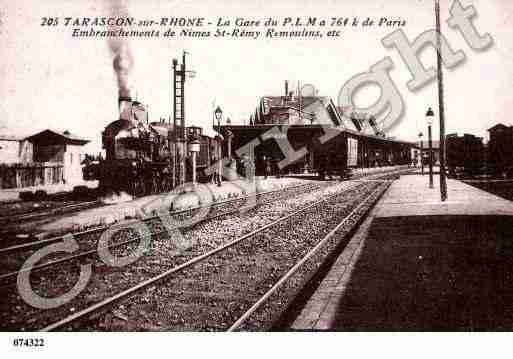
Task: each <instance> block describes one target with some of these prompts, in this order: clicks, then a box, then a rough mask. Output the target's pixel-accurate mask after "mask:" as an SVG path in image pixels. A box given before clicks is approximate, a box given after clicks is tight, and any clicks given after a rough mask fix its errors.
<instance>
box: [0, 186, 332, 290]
mask: <svg viewBox="0 0 513 359" xmlns="http://www.w3.org/2000/svg"><path fill="white" fill-rule="evenodd" d="M329 185H330V183H329V182H314V183H307V184H306V185H301V186H299V187H296V186H295V187H290V188H287V189H286V190H282V191H280V192H278V193H276V192H272V193H264V194H262V195H260V196H258V197H257V203H258V205H261V204H264V203H267V202H269V201H275V200H277V199H280V198H283V197H287V196H296V195H297V194H298V193H303V192H307V193H308V192H311V191H315V190H318V189H320V188H322V187H327V186H329ZM246 203H247V200H245V199H236V200H234V201H229V202H226V203H219V204H216V205H215V206H213V207H212V209H210V210H209V212H208V216H207V217H206V219H208V218H210V217H214V216H218V215H220V214H223V213H227V212H230V211H233V210H235V209H237V208H241V207H243V206H244V205H245V204H246ZM200 211H202V210H197V209H193V210H189V211H185V212H182V213H178V214H176V215H172V217H173V218H174V219H175V220H177V221H181V222H184V223H188V221H191V220H192V219H193V218H199V217H197V216H198V215H200ZM147 225H148V227H149V228H150V229H151V231H152V233H161V232H163V231H165V228H164V227H163V226H162V224H161V221H160V220H159V219H153V220H149V221H147ZM101 233H102V232H94V233H91V234H86V235H83V236H80V237H79V236H77V237H76V239H77V241H79V243H80V250H81V252H85V251H90V250H94V249H95V248H96V247H97V245H98V239H99V238H100V235H101ZM135 238H137V236H136V235H135V233H134V232H133V231H131V230H124V231H120V232H118V233H117V234H116V235H114V236H113V237H112V239H111V241H110V242H109V243H110V244H115V243H122V242H126V241H128V240H131V239H135ZM13 244H16V243H10V244H9V245H13ZM33 248H34V249H33ZM35 248H36V247H32V248H27V249H26V250H22V251H17V252H11V253H10V254H9V255H8V256H3V257H0V268H1V270H0V275H2V274H6V273H10V272H15V271H17V270H19V268H21V266H22V265H23V263H24V262H25V260H26V259H27V258H28V257H30V256H31V255H32V254H33V253H34V252H35V251H36V250H38V249H39V248H37V249H35ZM68 256H69V254H67V253H66V254H64V253H59V254H57V253H56V254H53V255H50V256H47V257H45V259H44V260H43V261H41V262H39V263H38V264H44V263H48V262H51V261H55V260H58V259H60V258H65V257H68ZM0 283H1V281H0Z"/></svg>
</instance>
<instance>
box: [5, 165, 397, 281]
mask: <svg viewBox="0 0 513 359" xmlns="http://www.w3.org/2000/svg"><path fill="white" fill-rule="evenodd" d="M404 171H405V170H404V169H399V170H396V171H391V172H386V173H378V174H372V175H369V176H365V177H363V176H359V177H357V178H355V179H354V181H372V180H377V181H379V180H380V178H382V177H387V176H390V175H394V174H398V173H403V172H404ZM326 183H330V182H326ZM309 187H310V188H309ZM314 187H315V186H313V187H312V185H310V184H301V185H297V186H292V187H288V188H286V189H285V191H288V190H295V189H298V188H304V189H305V190H309V189H312V188H314ZM283 191H284V190H283V189H279V190H272V191H266V192H260V193H258V194H256V195H255V197H256V198H260V197H262V196H266V195H270V194H273V193H282V192H283ZM248 197H249V196H244V197H238V198H233V199H228V200H224V201H221V202H216V203H211V204H208V205H206V206H199V207H194V208H190V209H184V210H179V211H174V212H171V213H170V215H172V216H185V217H186V216H188V215H190V214H193V213H194V212H195V211H200V210H202V209H205V208H207V207H208V208H216V207H222V206H227V205H228V206H229V205H232V204H236V203H237V202H246V201H247V199H248ZM88 203H89V204H94V203H96V202H88ZM226 213H227V214H231V213H233V211H232V212H230V213H229V212H226ZM220 215H222V214H220ZM158 218H159V216H157V215H156V216H150V217H147V218H145V219H143V222H151V221H153V220H156V219H158ZM108 228H109V226H100V227H95V228H90V229H87V230H84V231H80V232H74V233H70V234H71V235H73V236H74V238H75V239H78V238H81V237H83V236H88V235H95V234H96V235H101V233H103V232H105V231H106V230H107V229H108ZM67 235H69V234H67ZM64 237H65V236H55V237H51V238H46V239H42V240H35V241H29V242H27V241H20V242H21V243H19V244H12V245H9V246H4V247H0V256H2V255H4V254H6V253H9V252H15V251H20V250H29V249H30V248H37V247H41V246H43V245H48V244H52V243H55V242H59V241H62V240H63V239H64ZM0 278H1V277H0Z"/></svg>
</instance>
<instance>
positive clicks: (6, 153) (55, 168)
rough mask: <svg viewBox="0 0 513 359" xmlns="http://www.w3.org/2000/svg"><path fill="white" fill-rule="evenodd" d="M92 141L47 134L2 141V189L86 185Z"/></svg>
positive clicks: (0, 152) (7, 137)
mask: <svg viewBox="0 0 513 359" xmlns="http://www.w3.org/2000/svg"><path fill="white" fill-rule="evenodd" d="M88 142H89V141H88V140H85V139H83V138H80V137H79V136H76V135H73V134H71V133H70V132H69V131H64V132H58V131H53V130H44V131H41V132H38V133H36V134H33V135H31V136H28V137H16V136H8V135H3V136H2V137H1V140H0V188H23V187H31V186H45V185H54V184H69V185H73V184H80V183H81V182H82V181H83V176H82V161H83V159H84V156H85V155H84V153H83V146H84V145H85V144H86V143H88Z"/></svg>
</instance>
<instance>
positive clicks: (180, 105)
mask: <svg viewBox="0 0 513 359" xmlns="http://www.w3.org/2000/svg"><path fill="white" fill-rule="evenodd" d="M186 54H187V52H185V51H184V52H183V55H182V63H181V65H180V66H179V65H178V60H176V59H173V103H174V117H173V118H174V133H175V148H176V150H175V151H174V154H175V158H176V160H174V162H173V164H175V163H176V165H175V166H174V167H175V170H176V171H177V173H178V176H177V183H176V185H183V184H184V183H185V179H186V166H185V159H186V156H187V133H186V132H187V131H186V127H185V78H186V76H187V74H190V75H193V71H187V69H186V66H185V55H186ZM178 68H180V69H178Z"/></svg>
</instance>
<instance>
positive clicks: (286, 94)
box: [285, 80, 289, 97]
mask: <svg viewBox="0 0 513 359" xmlns="http://www.w3.org/2000/svg"><path fill="white" fill-rule="evenodd" d="M288 95H289V82H288V81H287V80H285V97H287V96H288Z"/></svg>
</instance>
